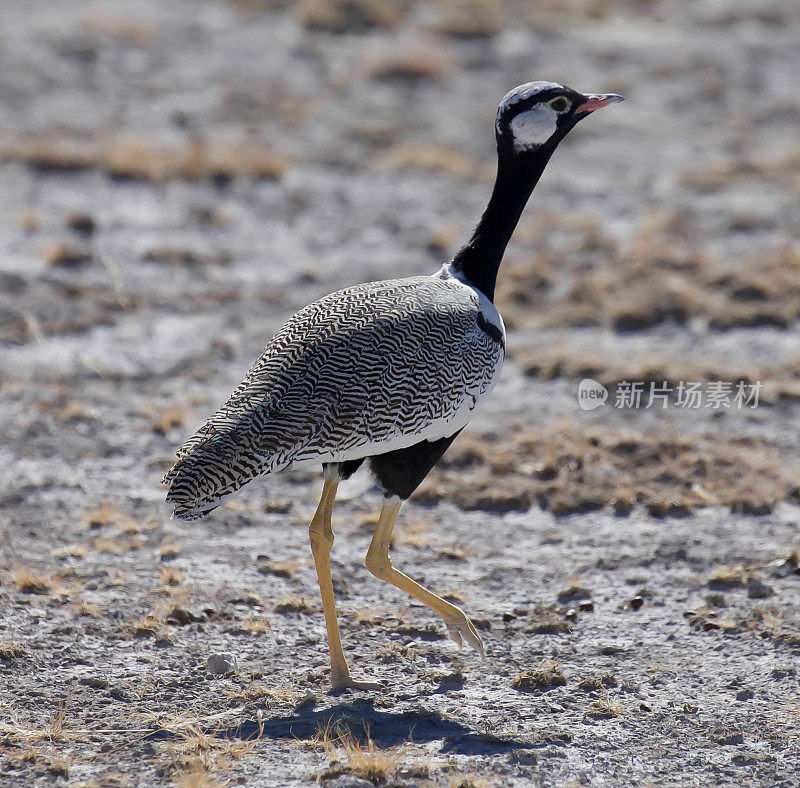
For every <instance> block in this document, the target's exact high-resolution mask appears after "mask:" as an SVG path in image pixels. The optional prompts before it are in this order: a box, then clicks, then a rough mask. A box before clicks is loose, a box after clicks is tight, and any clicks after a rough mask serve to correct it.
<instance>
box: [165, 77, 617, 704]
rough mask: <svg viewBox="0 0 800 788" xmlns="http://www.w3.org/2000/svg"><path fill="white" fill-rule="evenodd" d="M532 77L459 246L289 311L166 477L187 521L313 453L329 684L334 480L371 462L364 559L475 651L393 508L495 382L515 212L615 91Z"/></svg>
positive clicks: (346, 677) (337, 648)
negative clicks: (409, 566) (402, 555)
mask: <svg viewBox="0 0 800 788" xmlns="http://www.w3.org/2000/svg"><path fill="white" fill-rule="evenodd" d="M621 100H622V97H621V96H617V95H615V94H610V93H609V94H600V95H596V94H588V95H587V94H582V93H578V92H576V91H574V90H572V89H570V88H568V87H565V86H564V85H558V84H554V83H551V82H530V83H528V84H525V85H520V86H519V87H517V88H515V89H514V90H512V91H511V92H510V93H508V95H506V96H505V98H504V99H503V101H502V102H501V103H500V107H499V108H498V111H497V119H496V123H495V132H496V139H497V155H498V167H497V179H496V181H495V184H494V189H493V191H492V195H491V198H490V200H489V204H488V205H487V207H486V210H485V212H484V214H483V216H482V217H481V219H480V222H479V223H478V226H477V227H476V228H475V231H474V233H473V234H472V237H471V238H470V240H469V241H468V243H467V244H466V245H465V246H463V247H462V248H461V249H460V250H459V251H458V253H457V254H456V255H455V257H454V258H453V260H452V261H451V262H449V263H447V264H445V265H444V266H443V267H442V269H441V270H440V271H438V272H437V273H435V274H433V275H432V276H415V277H409V278H406V279H394V280H388V281H383V282H372V283H368V284H364V285H358V286H356V287H351V288H348V289H346V290H341V291H339V292H336V293H332V294H331V295H328V296H325V297H324V298H321V299H320V300H319V301H316V302H314V303H313V304H311V305H310V306H307V307H305V308H304V309H301V310H300V311H299V312H298V313H297V314H295V315H294V316H293V317H291V318H290V319H289V320H288V321H287V322H286V324H285V325H284V326H283V327H282V328H281V329H280V330H279V331H278V333H277V334H276V335H275V336H274V337H273V338H272V340H270V342H269V343H268V344H267V346H266V348H265V349H264V352H263V353H262V355H261V356H260V358H259V359H258V360H257V361H256V363H255V364H254V365H253V366H252V368H251V369H250V371H249V372H248V373H247V375H246V376H245V378H244V380H243V381H242V383H241V384H240V385H239V386H238V388H237V389H236V390H235V391H234V392H233V394H232V395H231V397H230V398H229V399H228V401H227V402H226V403H225V404H224V405H223V406H222V407H221V408H220V409H219V410H218V411H217V412H216V413H215V414H214V415H213V416H211V418H209V419H208V420H207V421H206V423H205V424H204V425H203V426H202V427H201V428H200V429H199V430H198V431H197V433H196V434H195V435H193V436H192V437H191V438H189V440H188V441H187V442H186V443H185V444H184V445H183V447H182V448H181V449H180V451H179V452H178V459H177V461H176V462H175V465H174V466H173V467H172V469H171V470H170V471H169V472H168V473H167V475H166V476H165V478H164V481H165V483H166V484H168V485H169V492H168V494H167V500H168V501H170V502H171V503H172V504H173V505H174V511H175V515H176V516H178V517H182V518H184V519H187V520H195V519H197V518H199V517H202V516H203V515H205V514H207V513H208V512H210V511H211V510H212V509H214V508H215V507H216V506H217V505H218V504H219V502H220V501H221V499H222V498H223V497H224V496H226V495H228V494H230V493H232V492H234V491H235V490H237V489H239V488H240V487H241V486H242V485H244V484H246V483H247V482H248V481H250V480H251V479H254V478H255V477H256V476H259V475H263V474H266V473H274V472H276V471H280V470H284V469H286V468H297V467H301V466H304V465H309V464H322V465H323V466H324V468H325V482H324V486H323V491H322V498H321V500H320V503H319V506H318V508H317V511H316V514H315V515H314V518H313V519H312V521H311V525H310V527H309V534H310V539H311V549H312V552H313V555H314V562H315V564H316V569H317V576H318V579H319V585H320V592H321V595H322V602H323V609H324V613H325V623H326V627H327V631H328V642H329V646H330V654H331V684H332V686H333V688H334V689H342V688H346V687H374V686H376V685H375V684H373V683H370V682H357V681H354V680H353V679H352V678H351V676H350V671H349V669H348V666H347V662H346V660H345V657H344V653H343V651H342V647H341V643H340V639H339V628H338V624H337V621H336V607H335V602H334V596H333V585H332V581H331V572H330V550H331V546H332V544H333V531H332V529H331V512H332V509H333V504H334V500H335V497H336V488H337V485H338V484H339V482H340V481H341V480H342V479H346V478H347V477H349V476H351V475H352V474H353V473H355V471H356V470H358V468H359V466H360V465H361V464H362V463H363V462H364V460H368V462H369V465H370V468H371V470H372V472H373V473H374V475H375V477H376V478H377V480H378V483H379V484H380V485H381V487H382V488H383V490H384V491H385V494H386V502H385V504H384V506H383V508H382V510H381V513H380V517H379V520H378V525H377V527H376V530H375V534H374V536H373V539H372V543H371V544H370V547H369V551H368V553H367V557H366V565H367V568H368V569H369V570H370V571H371V572H372V573H373V574H374V575H376V576H377V577H379V578H381V579H382V580H385V581H387V582H389V583H392V584H393V585H395V586H397V587H398V588H400V589H402V590H404V591H406V592H407V593H409V594H410V595H412V596H413V597H415V598H416V599H418V600H420V601H421V602H423V603H424V604H426V605H427V606H428V607H430V608H431V609H433V610H434V611H435V612H437V613H438V614H439V615H440V616H441V617H442V618H443V619H444V622H445V624H446V626H447V629H448V631H449V634H450V637H451V638H452V639H453V640H455V641H456V643H458V644H459V645H461V643H462V640H467V642H468V643H469V644H470V645H472V646H473V647H474V648H475V649H477V650H478V651H479V652H480V653H481V654H483V653H484V651H483V643H482V641H481V638H480V637H479V635H478V633H477V631H476V629H475V627H474V626H473V625H472V623H471V622H470V620H469V619H468V618H467V617H466V616H465V615H464V613H463V611H462V610H461V609H460V608H458V607H456V606H455V605H452V604H450V603H449V602H446V601H445V600H443V599H441V598H440V597H438V596H436V595H435V594H433V593H432V592H430V591H428V590H427V589H425V588H423V587H422V586H420V585H419V584H418V583H416V582H414V581H413V580H411V578H409V577H407V576H406V575H404V574H402V573H401V572H399V571H398V570H396V569H395V568H394V567H393V566H392V563H391V560H390V559H389V540H390V537H391V532H392V528H393V526H394V522H395V519H396V518H397V513H398V511H399V509H400V506H401V503H402V501H403V500H405V499H406V498H408V497H409V496H410V495H411V494H412V493H413V492H414V490H415V489H416V488H417V486H418V485H419V484H420V482H421V481H422V480H423V479H424V478H425V476H426V475H427V474H428V472H429V471H430V469H431V468H432V467H433V466H434V465H435V463H436V462H437V460H439V458H440V457H441V456H442V454H444V452H445V451H446V450H447V447H448V446H449V445H450V444H451V443H452V441H453V440H454V439H455V437H456V436H457V435H458V433H459V432H460V431H461V430H462V429H463V428H464V426H465V425H466V424H467V422H468V421H469V420H470V418H471V416H472V414H473V413H474V411H475V409H476V408H477V407H478V406H479V405H480V403H481V402H482V401H483V400H485V399H486V397H487V395H488V394H489V393H490V392H491V390H492V389H493V388H494V386H495V383H496V382H497V379H498V377H499V374H500V368H501V366H502V363H503V358H504V356H505V328H504V326H503V321H502V319H501V318H500V315H499V314H498V312H497V309H496V308H495V307H494V303H493V300H494V289H495V282H496V279H497V272H498V269H499V267H500V262H501V260H502V258H503V253H504V252H505V249H506V245H507V244H508V242H509V240H510V238H511V235H512V233H513V232H514V228H515V227H516V225H517V222H518V221H519V218H520V215H521V214H522V211H523V209H524V207H525V204H526V203H527V201H528V198H529V197H530V195H531V192H532V191H533V189H534V187H535V186H536V184H537V182H538V180H539V178H540V177H541V175H542V173H543V172H544V169H545V167H546V166H547V162H548V161H549V160H550V157H551V156H552V154H553V152H554V151H555V149H556V147H557V146H558V144H559V143H560V142H561V140H562V139H563V138H564V137H565V136H566V134H567V133H568V132H569V131H570V129H572V128H573V127H574V126H575V124H576V123H578V121H580V120H582V119H583V118H585V117H587V116H588V115H589V114H591V113H592V112H594V111H595V110H597V109H600V108H601V107H604V106H606V105H607V104H610V103H612V102H616V101H621Z"/></svg>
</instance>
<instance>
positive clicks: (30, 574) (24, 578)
mask: <svg viewBox="0 0 800 788" xmlns="http://www.w3.org/2000/svg"><path fill="white" fill-rule="evenodd" d="M11 582H12V583H13V584H14V585H15V586H16V587H17V588H18V589H19V590H20V591H22V592H23V593H24V594H45V595H47V596H51V595H53V594H55V593H57V592H58V590H59V588H60V587H59V585H58V583H56V581H55V580H53V578H52V577H48V576H47V575H44V574H42V573H41V572H37V571H36V570H34V569H30V568H28V567H25V566H23V567H19V568H17V569H15V570H13V571H12V573H11Z"/></svg>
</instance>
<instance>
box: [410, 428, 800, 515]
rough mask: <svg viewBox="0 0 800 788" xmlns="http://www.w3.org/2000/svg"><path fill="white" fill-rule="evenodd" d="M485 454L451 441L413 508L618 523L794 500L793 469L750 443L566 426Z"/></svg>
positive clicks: (760, 508)
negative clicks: (636, 513) (436, 505)
mask: <svg viewBox="0 0 800 788" xmlns="http://www.w3.org/2000/svg"><path fill="white" fill-rule="evenodd" d="M491 446H492V449H491V452H489V451H488V447H487V446H484V445H483V442H482V441H481V439H479V438H477V437H474V436H473V437H469V436H464V437H463V438H461V439H459V440H458V441H456V442H455V444H454V445H453V447H452V449H450V451H449V452H448V454H447V455H445V458H444V460H443V461H442V463H441V465H440V466H439V467H438V468H436V469H434V471H433V472H432V473H431V474H430V475H429V476H428V478H427V479H426V480H425V481H424V482H423V484H422V486H421V487H420V490H419V492H418V493H417V499H418V500H421V501H423V502H433V501H438V500H442V499H445V498H446V499H449V500H453V501H454V502H455V503H456V504H457V505H458V506H459V507H460V508H462V509H464V510H466V511H472V510H485V511H508V510H526V509H528V508H529V507H530V506H532V505H538V506H540V507H541V508H544V509H548V510H549V511H552V512H553V513H554V514H557V515H566V514H572V513H580V512H586V511H593V510H598V509H603V508H609V509H613V510H614V511H616V512H617V513H619V514H627V513H629V512H630V511H631V510H632V509H633V508H634V507H635V506H641V507H644V508H646V509H647V511H648V512H649V513H650V514H651V515H653V516H655V517H664V516H669V515H684V514H687V513H690V512H692V511H695V510H696V509H699V508H702V507H706V506H712V505H716V506H725V507H728V508H729V509H731V510H732V511H737V512H744V513H750V514H764V513H767V512H770V511H772V509H773V508H774V507H775V505H776V504H777V503H779V502H780V501H785V500H795V499H796V497H797V495H798V485H797V482H796V480H797V478H798V467H797V464H796V462H793V461H792V460H790V459H788V458H787V457H786V456H785V451H784V450H783V449H782V448H781V447H779V446H776V445H773V444H771V443H769V442H767V441H764V440H762V439H759V438H754V437H725V436H722V435H720V434H711V433H708V434H707V433H698V434H690V435H680V434H670V433H669V432H665V431H664V430H659V431H655V430H652V429H642V430H629V429H622V428H617V427H605V426H599V425H593V426H591V427H588V428H587V427H586V426H585V425H579V424H575V423H573V422H571V421H569V420H566V421H564V422H562V423H561V424H560V425H555V426H553V427H551V428H549V429H540V430H536V431H533V430H531V429H530V428H528V427H527V426H525V425H518V427H517V428H516V429H510V430H509V432H508V433H506V437H505V438H504V439H501V440H497V439H493V440H492V444H491ZM465 471H466V473H465ZM465 479H466V480H467V481H466V482H465Z"/></svg>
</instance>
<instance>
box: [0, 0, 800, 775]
mask: <svg viewBox="0 0 800 788" xmlns="http://www.w3.org/2000/svg"><path fill="white" fill-rule="evenodd" d="M799 65H800V13H798V10H797V7H796V5H793V4H790V3H785V2H772V0H760V2H738V3H724V2H712V0H702V1H701V2H695V3H691V4H689V3H678V2H670V1H669V0H662V1H661V2H656V1H655V0H653V1H652V2H633V0H631V2H625V1H624V0H569V2H554V1H551V0H536V2H522V0H520V2H512V1H511V0H509V2H489V1H488V0H434V1H432V2H414V1H413V0H303V2H300V3H287V2H280V0H274V1H272V0H238V1H237V2H223V0H213V1H212V0H209V1H208V2H200V0H171V2H168V3H164V2H161V3H158V2H155V0H126V2H121V1H120V2H113V1H111V0H109V1H108V2H102V3H101V2H97V3H88V2H78V0H63V1H61V2H55V0H53V1H52V2H49V3H37V4H33V5H31V6H28V5H27V4H14V3H3V4H2V5H0V198H1V199H2V204H3V206H4V210H3V212H2V215H0V239H2V240H1V242H0V243H1V244H2V256H1V257H0V523H2V538H0V603H2V611H3V612H2V620H1V623H0V677H2V680H0V783H2V784H3V785H9V786H12V785H13V786H28V785H32V784H36V785H49V784H66V785H74V786H78V785H85V786H89V785H99V786H100V785H101V786H127V785H141V786H152V785H162V784H163V785H168V784H178V785H183V786H198V787H199V786H213V785H225V784H237V783H238V784H247V785H257V786H262V785H263V786H284V785H310V784H314V783H315V782H322V783H323V784H326V785H336V786H339V788H344V787H345V786H348V785H349V786H353V787H354V786H358V785H361V786H364V785H366V784H367V783H365V782H364V780H367V781H369V782H371V783H382V782H387V783H390V784H394V785H420V786H425V785H437V786H439V785H444V786H448V785H449V786H459V785H460V786H471V785H474V786H478V785H530V784H542V785H567V784H571V785H574V784H591V785H595V784H597V785H599V784H611V785H629V784H635V785H638V784H658V785H737V786H738V785H745V784H746V785H786V786H789V785H794V784H796V781H797V771H798V768H800V695H798V690H800V682H799V680H798V672H797V671H798V664H797V661H798V654H800V614H799V613H798V605H797V602H798V587H799V586H800V572H799V571H798V563H799V560H800V559H799V556H800V553H799V550H800V543H799V542H798V529H797V522H798V517H799V516H800V510H799V509H798V500H800V489H799V486H798V485H799V484H800V482H799V481H798V480H799V479H800V476H799V475H798V466H800V458H799V457H798V453H797V445H796V444H797V436H798V431H799V430H798V428H799V427H800V402H798V398H800V373H798V369H800V363H799V362H800V330H799V329H798V318H799V317H800V247H798V242H797V238H798V233H800V199H799V198H800V179H799V178H798V165H800V142H798V137H797V128H798V127H800V97H799V96H798V93H797V90H796V75H797V71H798V66H799ZM535 78H543V79H557V80H561V81H564V82H567V83H569V84H572V85H574V86H575V87H578V88H580V89H585V90H613V91H618V92H621V93H624V94H625V95H626V96H627V98H628V100H627V102H626V103H624V104H622V105H619V106H615V107H613V108H611V109H609V110H607V111H606V112H604V113H599V114H598V115H597V116H596V117H594V118H592V119H591V120H589V121H587V122H586V123H584V124H582V125H581V127H580V128H579V129H578V130H576V131H575V132H574V133H573V134H572V135H571V136H570V138H569V139H568V140H567V141H566V142H565V144H564V145H563V146H562V149H561V150H560V151H559V152H558V154H557V155H556V157H555V159H554V161H553V163H552V164H551V166H550V169H549V170H548V173H547V174H546V176H545V178H544V179H543V181H542V183H541V185H540V187H539V189H537V192H536V195H535V197H534V199H533V201H532V204H531V208H530V210H529V212H528V213H527V214H526V216H525V217H524V218H523V221H522V224H521V226H520V228H519V231H518V233H517V236H516V238H515V241H514V243H513V245H512V248H511V249H510V250H509V254H508V259H507V261H506V264H505V266H504V269H503V273H502V281H501V284H500V288H499V293H498V303H499V306H500V307H501V311H502V312H503V314H504V315H505V317H506V320H507V324H508V326H509V360H508V362H507V365H506V369H505V370H504V376H503V380H502V382H501V384H500V386H499V387H498V389H497V391H496V392H495V394H494V396H493V399H492V400H491V402H490V404H489V405H488V406H487V408H486V410H485V411H484V412H483V413H482V414H480V416H479V417H478V418H476V420H475V423H474V425H473V426H472V427H471V428H470V429H469V430H468V431H466V432H465V433H464V435H462V436H461V437H460V438H459V440H458V441H457V443H456V444H455V445H454V446H453V449H452V450H451V451H450V452H449V453H448V455H447V456H446V458H445V461H444V462H443V463H442V464H441V467H440V468H438V469H436V471H434V473H433V474H431V476H430V477H429V479H428V480H426V482H425V484H424V485H423V487H422V488H421V489H420V491H419V492H418V494H417V495H416V496H415V498H414V499H413V501H412V502H411V503H409V505H408V506H407V507H406V508H405V509H404V511H403V512H402V513H401V522H400V524H399V526H398V531H397V535H396V539H395V544H394V551H393V552H394V558H395V562H396V564H397V565H398V566H401V567H403V568H405V569H407V570H408V571H409V572H410V573H411V574H412V575H414V576H415V577H417V578H419V579H420V580H421V581H424V582H425V583H427V584H428V585H430V586H431V587H433V588H435V589H437V590H439V591H440V592H441V593H443V594H445V595H447V596H448V598H451V599H454V600H458V602H459V604H462V605H463V606H464V607H465V609H466V610H467V611H468V613H469V614H470V615H471V616H472V617H473V620H474V621H475V622H476V625H477V626H478V627H479V628H480V629H481V630H482V633H483V637H484V640H485V643H486V646H487V658H486V659H485V660H483V661H481V660H480V659H479V658H478V657H477V656H476V655H475V654H474V653H469V652H463V653H459V652H458V650H457V649H456V647H455V646H454V645H453V644H451V643H450V642H449V641H447V640H446V639H445V638H444V632H443V627H442V625H441V623H440V622H439V621H438V620H436V619H435V618H434V617H433V616H432V615H431V614H429V612H428V611H427V610H426V609H424V608H421V607H419V606H418V605H416V604H414V605H408V604H407V600H406V599H404V598H403V597H402V596H401V595H400V594H399V593H397V592H396V591H395V590H394V589H391V588H388V587H384V586H382V585H381V584H380V583H379V582H378V581H376V580H374V579H373V578H372V577H371V576H370V575H368V573H367V572H366V570H365V569H364V567H363V563H362V559H363V555H364V553H365V551H366V547H367V544H368V542H369V537H370V533H371V528H372V526H373V524H374V522H375V515H376V512H377V509H378V507H379V505H380V497H379V495H378V493H377V492H376V490H375V489H374V487H373V486H372V484H371V482H370V480H369V478H368V477H367V476H366V475H359V476H357V477H355V478H354V479H353V480H352V481H351V482H349V483H347V484H345V485H343V486H342V488H341V501H340V503H339V505H338V508H337V512H336V522H335V530H336V533H337V542H336V546H335V548H334V572H335V576H336V583H337V593H338V597H339V599H340V604H341V622H342V627H343V636H344V640H345V645H346V649H347V651H348V652H349V653H350V654H351V656H352V661H353V668H354V672H357V673H358V674H360V675H365V676H366V675H372V676H375V677H377V678H379V679H381V680H382V681H384V682H385V683H386V690H385V691H382V692H376V693H351V694H347V695H344V696H340V697H338V698H334V697H331V696H329V695H328V694H327V693H326V687H327V648H326V641H325V634H324V626H323V622H322V616H321V612H320V610H319V604H318V597H317V592H316V584H315V578H314V571H313V565H312V563H311V561H310V555H309V550H308V548H307V537H306V523H307V522H308V519H309V518H310V515H311V513H312V512H313V509H314V506H315V503H316V498H315V496H316V495H317V494H318V488H319V485H320V479H319V475H318V474H317V473H313V472H308V473H293V474H287V475H284V476H281V477H277V478H275V479H266V480H264V481H263V482H259V483H255V484H253V485H251V486H250V488H248V489H246V490H245V491H244V492H243V494H242V495H240V496H239V497H237V498H236V499H234V500H232V501H231V502H230V503H228V504H226V505H224V506H222V507H221V508H220V509H219V510H218V511H217V512H215V513H214V514H213V515H212V516H210V517H208V518H207V519H206V520H204V521H202V522H200V523H198V524H195V525H192V526H188V525H185V524H181V523H178V522H171V521H169V520H168V519H167V516H166V514H167V513H166V511H165V508H164V507H163V505H162V503H161V501H162V498H163V490H162V489H160V487H159V485H158V480H159V478H160V476H161V474H162V473H163V471H164V469H165V468H167V467H168V465H169V463H170V457H171V455H172V453H173V451H174V449H175V448H176V447H177V445H179V443H180V442H181V441H182V439H183V438H184V437H185V436H186V435H187V434H188V433H189V431H190V430H192V429H193V428H194V427H195V426H196V425H197V424H198V422H199V421H200V420H201V419H202V418H203V416H204V415H205V414H206V413H208V412H209V411H210V410H211V409H212V408H214V407H215V406H216V405H217V404H218V403H219V402H220V401H221V400H222V399H223V398H224V397H225V396H226V395H227V394H228V392H229V391H230V389H231V388H232V387H233V386H234V385H235V384H236V383H237V382H238V380H239V379H240V377H241V375H242V374H243V372H244V371H245V369H246V368H247V366H248V365H249V363H250V362H251V361H252V359H253V358H254V357H255V356H256V355H257V353H258V352H259V349H260V348H261V347H262V346H263V344H264V342H265V340H266V338H268V337H269V336H270V334H271V333H272V332H273V331H274V330H275V329H276V328H277V327H278V326H279V325H280V323H281V321H282V320H283V319H285V318H286V316H288V315H289V314H291V313H292V312H293V311H294V310H295V309H297V308H299V307H300V306H302V305H303V304H305V303H308V302H309V301H310V300H312V299H314V298H316V297H318V296H320V295H322V294H324V293H327V292H329V291H330V290H332V289H335V288H338V287H342V286H345V285H348V284H351V283H355V282H359V281H364V280H368V279H377V278H386V277H390V276H395V275H402V274H417V273H423V272H428V271H432V270H434V269H435V268H437V267H438V266H439V265H440V264H441V262H442V261H443V260H444V259H445V258H446V257H447V256H448V255H449V254H451V253H452V252H453V251H454V249H455V248H456V247H457V245H458V243H459V242H460V241H461V240H462V239H464V238H465V236H466V234H467V233H468V232H469V230H470V228H471V226H472V224H473V223H474V221H475V220H476V218H477V216H478V215H479V213H480V210H481V208H482V206H483V203H484V202H485V200H486V197H487V194H488V190H489V188H490V186H491V175H492V163H493V150H492V137H491V131H492V117H493V113H494V107H495V106H496V103H497V100H498V99H499V98H500V97H501V96H502V95H503V94H504V93H505V92H506V91H507V90H508V89H509V88H510V87H512V86H514V85H516V84H518V83H520V82H523V81H527V80H529V79H535ZM584 377H591V378H594V379H595V380H598V381H600V382H601V383H603V384H605V385H606V386H608V387H609V389H610V391H611V395H610V400H609V403H608V404H607V405H606V406H605V407H602V408H598V409H597V410H594V411H591V412H584V411H582V410H580V409H579V408H578V405H577V386H578V382H579V380H580V379H582V378H584ZM630 380H643V381H668V382H669V383H670V384H672V385H676V384H677V383H678V382H679V381H681V380H684V381H685V380H693V381H700V382H704V383H706V384H708V383H711V382H713V381H720V380H721V381H726V382H730V383H731V384H734V385H735V384H737V383H739V382H744V383H746V384H748V385H751V384H753V383H754V382H756V381H760V382H761V383H762V384H763V388H762V396H761V402H760V404H759V407H758V408H755V409H744V410H736V409H725V408H723V409H709V408H702V409H692V410H687V409H680V408H677V407H674V406H673V407H669V408H667V409H664V410H662V409H660V408H640V409H622V408H615V407H613V406H612V404H611V403H612V402H613V400H614V398H615V395H616V393H617V392H618V391H619V390H620V388H621V386H622V384H624V382H625V381H630ZM222 654H228V655H234V656H235V658H236V661H235V665H234V664H233V663H231V667H233V668H234V669H233V670H231V671H229V672H227V673H213V672H211V671H209V670H208V669H207V667H206V664H207V659H208V657H209V656H211V655H222ZM359 780H361V782H359Z"/></svg>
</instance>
